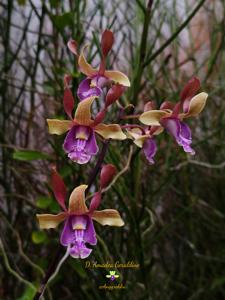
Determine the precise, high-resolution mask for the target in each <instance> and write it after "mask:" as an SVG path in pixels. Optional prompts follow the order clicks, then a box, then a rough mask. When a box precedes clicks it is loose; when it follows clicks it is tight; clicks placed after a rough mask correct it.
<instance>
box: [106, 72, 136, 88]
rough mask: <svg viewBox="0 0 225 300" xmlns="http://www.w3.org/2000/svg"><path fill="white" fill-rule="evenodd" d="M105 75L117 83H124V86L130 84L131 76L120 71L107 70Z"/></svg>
mask: <svg viewBox="0 0 225 300" xmlns="http://www.w3.org/2000/svg"><path fill="white" fill-rule="evenodd" d="M104 75H105V76H106V77H108V78H109V79H111V80H112V81H114V82H115V83H119V84H122V85H123V86H130V80H129V78H128V77H127V76H126V75H125V74H123V73H122V72H120V71H105V73H104Z"/></svg>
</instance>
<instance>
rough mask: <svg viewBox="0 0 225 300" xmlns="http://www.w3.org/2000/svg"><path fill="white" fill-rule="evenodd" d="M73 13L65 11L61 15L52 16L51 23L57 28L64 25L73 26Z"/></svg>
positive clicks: (62, 27) (61, 27)
mask: <svg viewBox="0 0 225 300" xmlns="http://www.w3.org/2000/svg"><path fill="white" fill-rule="evenodd" d="M73 19H74V13H73V12H67V13H64V14H63V15H61V16H54V15H53V16H52V20H53V23H54V24H55V26H56V27H57V28H58V29H64V28H65V27H66V26H70V27H72V26H73Z"/></svg>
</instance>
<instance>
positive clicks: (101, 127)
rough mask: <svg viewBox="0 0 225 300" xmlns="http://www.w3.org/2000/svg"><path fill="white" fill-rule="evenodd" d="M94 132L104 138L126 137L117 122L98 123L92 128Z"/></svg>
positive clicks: (119, 138)
mask: <svg viewBox="0 0 225 300" xmlns="http://www.w3.org/2000/svg"><path fill="white" fill-rule="evenodd" d="M94 130H95V132H97V133H98V134H99V135H101V136H102V137H103V138H104V139H114V140H125V139H126V138H127V137H126V135H125V134H124V133H123V131H122V130H121V128H120V126H119V125H118V124H109V125H106V124H102V123H101V124H98V125H97V126H95V128H94Z"/></svg>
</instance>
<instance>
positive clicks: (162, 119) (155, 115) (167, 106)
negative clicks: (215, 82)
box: [139, 77, 208, 155]
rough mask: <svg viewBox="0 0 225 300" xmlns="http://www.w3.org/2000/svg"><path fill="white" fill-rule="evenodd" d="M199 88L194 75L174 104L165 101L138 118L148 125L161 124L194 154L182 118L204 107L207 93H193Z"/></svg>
mask: <svg viewBox="0 0 225 300" xmlns="http://www.w3.org/2000/svg"><path fill="white" fill-rule="evenodd" d="M199 89H200V82H199V80H198V79H197V78H195V77H194V78H192V79H191V80H190V81H189V82H188V83H187V84H186V86H185V87H184V89H183V90H182V92H181V94H180V101H179V102H178V103H177V104H176V105H175V106H174V105H173V104H172V103H171V102H168V101H165V102H164V103H163V104H162V105H161V107H160V110H154V109H152V110H149V111H146V112H144V113H143V114H141V116H140V117H139V120H140V121H141V122H142V123H143V124H146V125H149V126H162V127H163V128H165V129H166V130H167V132H168V133H169V134H170V135H172V136H173V137H174V138H175V140H176V142H177V144H178V145H179V146H182V147H183V149H184V151H185V152H187V153H190V154H192V155H194V154H195V151H194V150H193V149H192V148H191V143H192V137H191V130H190V128H189V126H188V125H187V124H186V123H185V122H183V120H184V119H186V118H189V117H196V116H198V115H199V113H200V112H201V111H202V110H203V108H204V107H205V104H206V100H207V97H208V94H206V93H204V92H201V93H199V94H197V95H195V94H196V92H197V91H198V90H199ZM194 95H195V96H194Z"/></svg>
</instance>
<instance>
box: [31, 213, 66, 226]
mask: <svg viewBox="0 0 225 300" xmlns="http://www.w3.org/2000/svg"><path fill="white" fill-rule="evenodd" d="M36 217H37V218H38V221H39V225H40V228H41V229H49V228H55V227H57V226H58V225H59V223H61V222H62V221H64V220H65V218H66V217H67V214H66V213H64V212H62V213H59V214H58V215H51V214H42V215H39V214H37V215H36Z"/></svg>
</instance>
